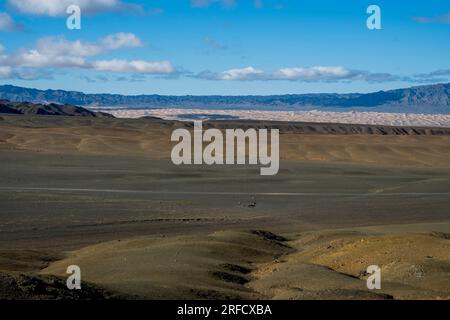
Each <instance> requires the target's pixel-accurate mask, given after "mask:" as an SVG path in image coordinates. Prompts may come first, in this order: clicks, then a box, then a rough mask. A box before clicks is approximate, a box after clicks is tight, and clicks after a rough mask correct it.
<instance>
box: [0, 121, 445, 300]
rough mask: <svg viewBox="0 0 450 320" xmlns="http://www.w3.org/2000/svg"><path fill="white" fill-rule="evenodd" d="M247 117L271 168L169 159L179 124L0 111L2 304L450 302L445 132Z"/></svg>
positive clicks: (244, 124) (0, 295) (186, 125)
mask: <svg viewBox="0 0 450 320" xmlns="http://www.w3.org/2000/svg"><path fill="white" fill-rule="evenodd" d="M236 123H240V125H242V126H254V125H255V123H254V122H236ZM207 125H208V126H215V127H218V128H223V127H224V126H226V125H227V124H224V123H223V122H211V123H209V124H207ZM256 125H257V126H270V127H276V126H279V127H280V132H281V135H280V156H281V163H280V171H279V173H278V175H276V176H272V177H268V176H260V175H259V167H254V166H248V165H244V166H218V167H217V166H194V165H192V166H175V165H173V164H172V162H171V161H170V149H171V143H170V133H171V131H172V130H173V128H177V127H183V126H185V127H188V128H189V125H188V124H186V123H180V122H177V121H164V120H157V119H83V118H78V117H45V116H3V115H2V117H1V119H0V163H1V165H0V176H1V180H0V191H1V192H0V209H1V210H0V282H1V286H0V287H1V288H2V289H1V291H0V297H1V298H6V299H8V298H9V299H12V298H27V299H30V298H31V299H53V298H67V299H78V298H80V299H97V298H130V299H133V298H146V299H162V298H170V299H174V298H194V299H212V298H223V299H229V298H250V299H392V298H394V299H449V298H450V281H449V273H450V250H449V249H450V242H449V239H450V170H449V168H450V143H449V142H450V130H448V129H445V128H411V127H405V128H403V127H386V126H384V127H383V126H358V125H329V124H301V123H287V124H276V123H262V122H259V123H256ZM71 264H76V265H79V266H80V268H81V269H82V272H83V281H86V282H84V283H85V288H86V290H81V291H82V293H79V294H75V293H73V292H72V291H68V290H67V289H65V287H64V284H65V277H66V276H67V275H66V273H65V271H66V268H67V266H68V265H71ZM373 264H375V265H379V266H380V267H381V270H382V279H383V280H382V281H383V282H382V289H381V290H368V289H367V287H366V279H367V274H366V272H365V270H366V268H367V266H369V265H373ZM186 275H189V276H188V277H187V276H186Z"/></svg>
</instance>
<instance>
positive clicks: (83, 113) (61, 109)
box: [0, 100, 113, 118]
mask: <svg viewBox="0 0 450 320" xmlns="http://www.w3.org/2000/svg"><path fill="white" fill-rule="evenodd" d="M0 113H7V114H27V115H35V114H39V115H52V116H80V117H95V118H111V117H113V116H112V115H110V114H107V113H104V112H93V111H89V110H87V109H85V108H82V107H77V106H71V105H59V104H55V103H50V104H35V103H31V102H9V101H6V100H0Z"/></svg>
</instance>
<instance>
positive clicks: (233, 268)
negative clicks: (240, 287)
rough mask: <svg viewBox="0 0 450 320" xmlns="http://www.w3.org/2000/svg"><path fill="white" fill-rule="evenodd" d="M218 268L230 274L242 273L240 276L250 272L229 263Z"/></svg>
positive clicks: (247, 269)
mask: <svg viewBox="0 0 450 320" xmlns="http://www.w3.org/2000/svg"><path fill="white" fill-rule="evenodd" d="M220 267H222V268H224V269H226V270H228V271H231V272H239V273H242V274H248V273H250V272H251V271H252V270H251V269H249V268H246V267H243V266H240V265H237V264H231V263H224V264H221V265H220Z"/></svg>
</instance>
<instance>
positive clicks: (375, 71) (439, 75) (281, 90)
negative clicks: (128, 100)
mask: <svg viewBox="0 0 450 320" xmlns="http://www.w3.org/2000/svg"><path fill="white" fill-rule="evenodd" d="M0 3H1V5H0V84H14V85H20V86H25V87H35V88H39V89H48V88H52V89H66V90H79V91H84V92H89V93H94V92H98V93H100V92H102V93H103V92H108V93H121V94H152V93H158V94H176V95H182V94H193V95H199V94H207V95H209V94H223V95H239V94H287V93H308V92H369V91H377V90H386V89H391V88H400V87H408V86H413V85H420V84H428V83H437V82H449V81H450V80H449V79H450V41H449V40H450V2H449V1H438V0H428V1H422V0H419V1H408V2H406V1H392V0H390V1H382V0H372V1H365V0H347V1H332V0H330V1H322V0H315V1H312V0H302V1H293V0H153V1H152V0H150V1H140V0H126V1H125V0H123V1H120V0H90V1H88V0H60V1H58V0H3V1H1V2H0ZM69 4H78V5H79V6H80V8H81V12H82V18H81V23H82V27H81V30H69V29H67V27H66V19H67V17H68V15H67V14H66V13H65V8H67V6H68V5H69ZM371 4H375V5H378V6H379V7H380V9H381V23H382V29H381V30H369V29H368V28H367V27H366V19H367V18H368V16H369V15H368V14H367V13H366V9H367V7H368V6H369V5H371Z"/></svg>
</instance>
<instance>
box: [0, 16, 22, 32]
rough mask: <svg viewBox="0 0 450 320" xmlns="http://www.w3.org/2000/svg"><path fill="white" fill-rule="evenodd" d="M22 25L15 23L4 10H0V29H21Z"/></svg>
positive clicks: (11, 30)
mask: <svg viewBox="0 0 450 320" xmlns="http://www.w3.org/2000/svg"><path fill="white" fill-rule="evenodd" d="M22 30H23V26H22V25H21V24H19V23H16V22H15V21H14V20H13V18H11V16H10V15H9V14H7V13H5V12H0V31H9V32H13V31H22Z"/></svg>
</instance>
